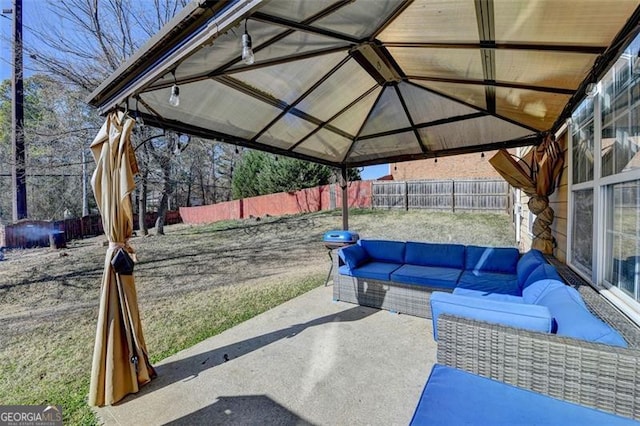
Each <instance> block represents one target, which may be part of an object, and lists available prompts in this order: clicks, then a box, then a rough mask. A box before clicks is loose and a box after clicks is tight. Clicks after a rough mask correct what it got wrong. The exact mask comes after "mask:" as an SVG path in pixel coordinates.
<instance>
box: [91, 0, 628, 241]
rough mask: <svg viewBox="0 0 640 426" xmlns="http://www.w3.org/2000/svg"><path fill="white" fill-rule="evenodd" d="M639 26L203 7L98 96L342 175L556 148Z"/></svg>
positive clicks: (433, 7)
mask: <svg viewBox="0 0 640 426" xmlns="http://www.w3.org/2000/svg"><path fill="white" fill-rule="evenodd" d="M639 23H640V7H639V2H638V1H636V0H616V1H595V0H555V1H554V0H538V1H531V0H475V1H472V0H447V1H438V0H379V1H378V0H377V1H372V0H317V1H293V0H271V1H267V0H205V1H203V0H194V1H192V2H191V3H189V4H188V5H187V6H186V7H185V8H184V9H183V10H182V11H181V12H180V13H179V14H178V15H177V16H176V17H175V18H174V19H173V20H172V21H171V22H170V23H169V24H167V26H166V27H165V28H163V29H162V30H161V31H160V32H159V33H158V34H156V35H155V36H154V37H153V38H152V39H151V40H150V41H149V42H148V43H147V44H146V45H145V46H144V47H143V48H142V49H141V50H140V51H139V52H138V53H137V54H135V55H134V56H133V57H131V58H130V59H129V60H128V61H127V62H126V63H124V64H122V66H121V67H120V68H119V69H118V70H117V71H116V72H114V73H113V75H111V76H110V77H109V78H108V79H107V80H105V81H104V82H103V84H101V85H100V86H99V87H98V88H97V89H96V90H95V91H94V92H93V93H92V94H91V95H90V97H89V99H88V101H89V103H90V104H91V105H93V106H95V107H97V108H98V109H99V110H100V111H101V112H102V113H103V114H107V113H110V112H113V111H116V110H118V111H124V112H126V113H127V114H128V115H129V116H130V117H131V118H142V119H144V122H145V124H147V125H151V126H156V127H159V128H163V129H166V130H172V131H175V132H179V133H182V134H190V135H193V136H197V137H202V138H205V139H211V140H217V141H221V142H226V143H230V144H236V145H239V146H243V147H248V148H253V149H258V150H262V151H267V152H270V153H274V154H277V155H282V156H289V157H294V158H299V159H302V160H308V161H314V162H318V163H322V164H326V165H329V166H332V167H336V168H338V169H340V170H341V171H342V177H343V182H346V175H347V169H348V168H352V167H360V166H367V165H375V164H384V163H389V162H401V161H408V160H416V159H429V158H432V159H437V158H438V157H443V156H451V155H457V154H462V153H472V152H485V151H489V150H496V149H510V148H516V147H522V146H531V145H536V146H538V147H539V146H540V145H541V144H542V143H543V141H553V140H554V138H555V137H556V136H558V135H560V134H562V133H563V132H565V130H566V126H567V121H568V119H569V118H570V117H571V115H572V113H573V112H574V110H575V109H576V107H578V105H579V104H580V102H581V101H582V100H583V99H585V97H591V96H593V95H594V94H596V93H597V92H598V82H599V80H600V79H601V78H602V77H603V76H604V75H605V73H606V72H608V70H609V68H610V67H611V65H612V64H613V62H614V61H616V60H617V59H618V58H619V57H620V55H621V54H623V52H625V49H627V48H628V45H629V43H630V42H631V40H632V39H633V38H634V37H635V36H636V35H637V34H638V24H639ZM629 63H631V64H633V69H634V70H635V69H640V53H639V52H632V57H630V58H629ZM634 72H635V71H634ZM536 155H538V154H534V156H536ZM560 155H565V153H563V152H558V150H557V148H554V149H553V156H560ZM539 157H540V158H541V159H542V157H543V153H542V152H540V153H539ZM545 167H546V168H549V169H554V167H550V166H549V164H548V163H547V166H545ZM541 169H543V168H541ZM547 180H548V179H547ZM534 183H535V182H534ZM343 188H344V189H343V193H344V190H346V185H343ZM548 189H549V188H548V187H546V189H545V191H543V192H546V191H547V190H548ZM342 200H343V212H344V215H343V227H344V228H345V229H347V228H348V221H347V216H346V211H347V210H348V209H347V207H348V206H347V205H346V202H347V197H346V196H343V197H342Z"/></svg>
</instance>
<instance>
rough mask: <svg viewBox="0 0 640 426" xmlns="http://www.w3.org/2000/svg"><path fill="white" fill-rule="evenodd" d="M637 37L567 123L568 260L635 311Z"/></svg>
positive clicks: (639, 197)
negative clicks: (569, 124) (568, 132)
mask: <svg viewBox="0 0 640 426" xmlns="http://www.w3.org/2000/svg"><path fill="white" fill-rule="evenodd" d="M639 51H640V36H638V37H637V38H636V40H634V41H633V42H632V44H631V45H630V46H629V47H628V48H627V49H626V50H625V52H624V53H623V54H622V55H621V56H620V58H618V60H617V61H616V63H615V64H614V66H613V67H612V68H611V69H610V70H609V71H608V72H607V74H606V75H605V76H604V78H603V79H602V80H601V81H599V82H598V87H599V88H600V90H599V93H597V94H596V96H595V97H594V98H593V99H585V100H584V101H583V102H582V103H581V104H580V105H579V106H578V107H577V108H576V110H575V111H574V112H573V114H572V117H571V118H572V119H571V127H570V134H571V147H570V151H569V152H570V153H571V168H572V173H571V183H570V200H569V202H570V206H571V215H570V224H569V226H570V234H571V236H570V239H569V247H568V262H569V264H571V265H572V266H573V267H574V268H575V269H576V270H577V271H578V272H580V273H582V275H584V276H585V278H589V279H591V280H592V281H593V282H594V283H595V284H597V285H599V286H603V287H606V288H608V289H609V290H610V292H609V293H610V294H611V295H613V296H612V297H613V298H614V299H617V300H614V302H615V303H618V302H620V305H621V306H622V305H626V306H631V309H632V310H633V311H634V312H635V313H636V314H640V57H639V54H640V53H639Z"/></svg>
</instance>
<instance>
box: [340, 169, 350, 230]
mask: <svg viewBox="0 0 640 426" xmlns="http://www.w3.org/2000/svg"><path fill="white" fill-rule="evenodd" d="M348 186H349V178H348V177H347V166H346V165H344V164H343V165H342V166H340V188H342V229H343V230H345V231H348V230H349V191H348V190H347V189H348Z"/></svg>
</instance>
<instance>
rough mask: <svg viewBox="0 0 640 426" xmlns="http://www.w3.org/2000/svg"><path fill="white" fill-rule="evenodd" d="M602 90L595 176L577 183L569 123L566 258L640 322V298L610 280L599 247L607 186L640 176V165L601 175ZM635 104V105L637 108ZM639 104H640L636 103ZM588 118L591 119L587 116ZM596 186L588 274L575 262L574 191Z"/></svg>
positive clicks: (596, 115)
mask: <svg viewBox="0 0 640 426" xmlns="http://www.w3.org/2000/svg"><path fill="white" fill-rule="evenodd" d="M601 96H602V94H601V93H600V91H599V92H598V94H597V95H596V97H595V98H594V99H593V138H594V164H593V179H592V180H590V181H587V182H581V183H578V184H575V185H574V184H573V143H574V138H573V134H572V133H571V128H570V126H569V128H568V131H567V138H568V150H567V151H568V161H569V164H568V169H567V172H568V173H569V179H568V200H567V201H568V203H567V216H568V219H567V253H566V262H567V265H568V266H569V267H570V268H571V269H572V270H573V271H574V272H576V273H577V274H578V275H579V276H581V277H582V278H583V279H585V280H586V281H588V282H590V283H592V285H593V286H594V287H595V288H596V289H597V290H598V291H599V293H600V294H602V295H603V296H604V297H605V298H606V299H607V300H609V301H610V302H611V303H613V304H614V305H615V306H616V307H618V308H619V309H620V310H621V311H622V312H624V313H625V314H626V315H627V316H629V317H630V318H631V319H632V320H633V321H635V322H636V323H638V324H640V301H637V300H635V299H633V298H632V297H630V296H629V295H627V294H626V293H625V292H624V291H622V290H620V289H619V288H618V287H616V286H614V285H612V284H611V283H609V282H607V281H606V280H605V277H604V264H605V260H606V259H605V253H604V250H598V248H599V247H604V240H605V238H606V236H605V233H606V223H605V219H606V217H605V216H606V215H605V210H606V208H607V206H606V205H605V202H606V193H605V192H606V188H607V186H610V185H614V184H617V183H624V182H629V181H633V180H640V169H635V170H629V171H626V172H621V173H616V174H613V175H609V176H605V177H602V176H601V168H602V158H601V155H600V154H601V152H602V148H601V147H602V116H601V109H600V97H601ZM633 107H634V106H632V108H633ZM635 107H636V108H640V106H638V105H637V104H636V106H635ZM587 122H588V120H587ZM584 189H593V206H594V209H593V214H594V223H593V253H592V259H593V260H592V274H591V276H588V275H587V274H585V273H584V272H583V271H582V270H581V269H580V268H579V267H577V266H576V265H575V264H574V263H573V259H572V253H573V217H574V216H573V214H574V211H573V210H574V202H573V196H574V192H576V191H580V190H584Z"/></svg>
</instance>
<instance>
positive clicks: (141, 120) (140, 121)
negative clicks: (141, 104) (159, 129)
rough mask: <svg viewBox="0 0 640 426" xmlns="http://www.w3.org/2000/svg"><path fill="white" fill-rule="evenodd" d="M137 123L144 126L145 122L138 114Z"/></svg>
mask: <svg viewBox="0 0 640 426" xmlns="http://www.w3.org/2000/svg"><path fill="white" fill-rule="evenodd" d="M136 123H138V126H144V120H143V119H142V116H140V115H137V114H136Z"/></svg>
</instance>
